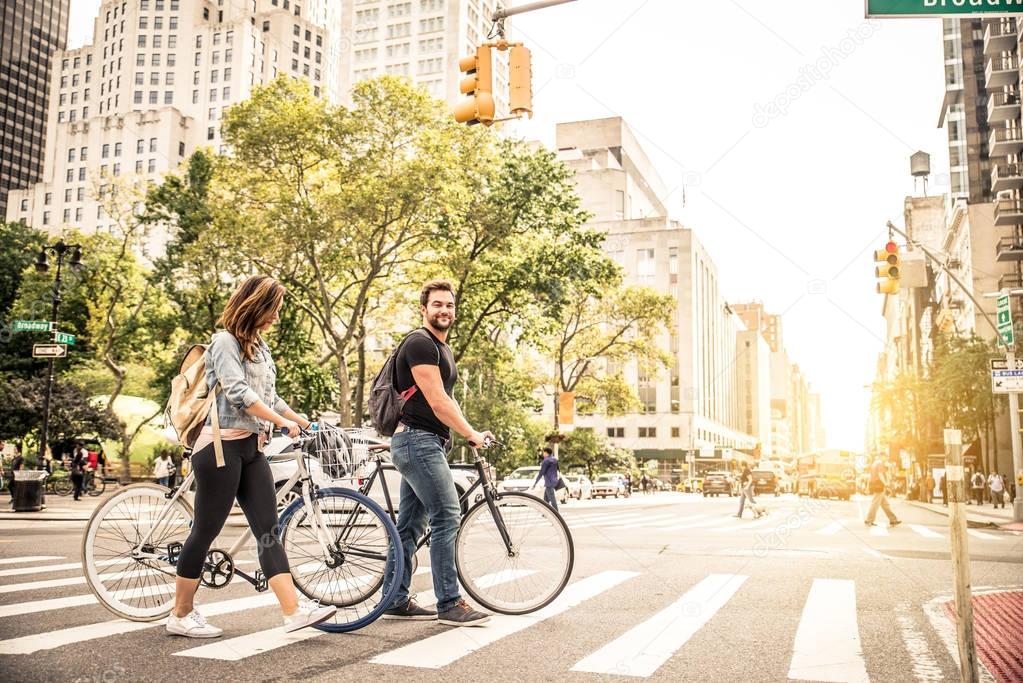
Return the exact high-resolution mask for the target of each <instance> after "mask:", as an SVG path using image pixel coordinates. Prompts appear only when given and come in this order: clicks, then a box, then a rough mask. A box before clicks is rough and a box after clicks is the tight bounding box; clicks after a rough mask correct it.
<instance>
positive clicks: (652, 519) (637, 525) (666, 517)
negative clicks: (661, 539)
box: [611, 513, 706, 529]
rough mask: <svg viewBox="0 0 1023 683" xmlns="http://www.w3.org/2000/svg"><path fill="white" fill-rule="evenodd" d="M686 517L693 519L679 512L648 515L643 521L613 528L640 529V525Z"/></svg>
mask: <svg viewBox="0 0 1023 683" xmlns="http://www.w3.org/2000/svg"><path fill="white" fill-rule="evenodd" d="M695 516H696V517H706V515H695ZM684 519H691V517H679V516H678V513H672V514H669V515H655V516H653V517H647V518H645V519H643V520H642V521H639V522H635V523H631V524H622V525H620V526H613V527H611V528H612V529H638V528H640V527H648V526H655V525H657V524H660V523H663V522H669V521H672V522H677V521H682V520H684Z"/></svg>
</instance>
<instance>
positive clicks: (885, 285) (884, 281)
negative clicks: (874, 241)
mask: <svg viewBox="0 0 1023 683" xmlns="http://www.w3.org/2000/svg"><path fill="white" fill-rule="evenodd" d="M874 261H875V263H876V264H877V265H876V267H875V268H874V277H876V278H880V279H881V281H880V282H878V283H877V292H878V294H895V293H896V292H898V291H899V272H900V269H901V268H902V259H901V258H900V256H899V245H897V244H896V243H895V242H892V241H891V240H889V241H888V244H886V245H884V249H878V250H877V251H875V252H874Z"/></svg>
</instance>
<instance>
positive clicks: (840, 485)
mask: <svg viewBox="0 0 1023 683" xmlns="http://www.w3.org/2000/svg"><path fill="white" fill-rule="evenodd" d="M796 476H797V480H796V491H797V492H798V493H799V495H800V496H810V497H811V498H839V499H841V500H849V498H850V497H851V496H852V494H854V493H855V492H856V453H854V452H852V451H841V450H838V449H834V448H829V449H826V450H821V451H815V452H813V453H810V454H808V455H804V456H802V457H800V458H799V459H797V460H796Z"/></svg>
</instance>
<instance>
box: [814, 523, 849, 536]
mask: <svg viewBox="0 0 1023 683" xmlns="http://www.w3.org/2000/svg"><path fill="white" fill-rule="evenodd" d="M844 528H845V527H844V526H842V523H841V522H832V523H831V524H829V525H827V526H826V527H824V528H823V529H818V530H817V533H818V534H821V535H822V536H833V535H835V534H837V533H838V532H839V531H841V530H842V529H844Z"/></svg>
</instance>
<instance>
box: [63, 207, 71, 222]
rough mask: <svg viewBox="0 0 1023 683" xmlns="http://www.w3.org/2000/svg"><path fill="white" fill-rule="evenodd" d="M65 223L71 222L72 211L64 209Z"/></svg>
mask: <svg viewBox="0 0 1023 683" xmlns="http://www.w3.org/2000/svg"><path fill="white" fill-rule="evenodd" d="M64 222H65V223H70V222H71V209H64Z"/></svg>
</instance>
